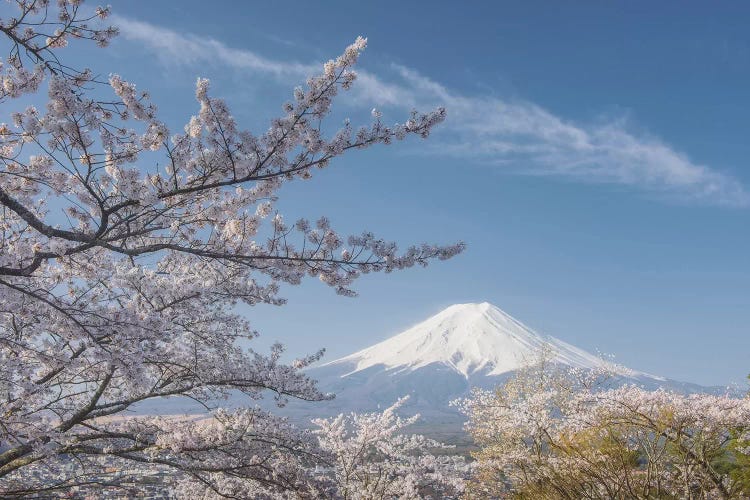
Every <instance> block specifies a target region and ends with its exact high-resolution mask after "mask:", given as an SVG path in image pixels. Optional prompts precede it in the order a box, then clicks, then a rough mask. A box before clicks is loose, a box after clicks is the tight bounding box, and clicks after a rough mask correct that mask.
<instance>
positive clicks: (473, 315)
mask: <svg viewBox="0 0 750 500" xmlns="http://www.w3.org/2000/svg"><path fill="white" fill-rule="evenodd" d="M544 351H546V352H547V355H548V356H549V357H550V358H551V359H550V361H553V362H557V363H560V364H564V365H568V366H573V367H578V368H587V369H593V368H596V367H600V366H602V365H603V364H604V363H606V362H605V361H604V360H602V359H601V358H599V357H597V356H594V355H593V354H590V353H588V352H586V351H583V350H581V349H578V348H577V347H574V346H572V345H570V344H567V343H565V342H563V341H561V340H558V339H555V338H553V337H550V336H546V335H541V334H539V333H537V332H535V331H534V330H532V329H531V328H529V327H527V326H526V325H524V324H523V323H521V322H520V321H518V320H516V319H515V318H513V317H512V316H510V315H509V314H507V313H506V312H504V311H502V310H501V309H500V308H498V307H496V306H494V305H492V304H490V303H488V302H482V303H469V304H455V305H452V306H450V307H448V308H446V309H444V310H443V311H441V312H439V313H438V314H436V315H434V316H432V317H430V318H428V319H427V320H425V321H423V322H421V323H419V324H417V325H415V326H413V327H412V328H409V329H408V330H406V331H404V332H403V333H400V334H398V335H395V336H393V337H391V338H389V339H387V340H384V341H383V342H380V343H378V344H375V345H373V346H371V347H368V348H366V349H363V350H361V351H359V352H356V353H354V354H351V355H349V356H346V357H344V358H341V359H338V360H335V361H332V362H330V363H327V364H326V365H324V366H330V365H339V364H349V365H352V366H353V369H352V370H351V371H350V372H349V373H347V375H350V374H352V373H356V372H359V371H361V370H365V369H367V368H370V367H372V366H378V365H382V366H385V368H386V369H388V370H389V371H390V370H393V371H394V372H399V371H402V370H406V371H413V370H416V369H418V368H422V367H424V366H427V365H430V364H433V363H440V364H443V365H446V366H448V367H450V368H451V369H453V370H455V371H456V372H458V373H460V374H462V375H463V376H464V377H467V378H468V377H469V376H470V375H473V374H475V373H478V372H481V373H482V374H484V375H500V374H503V373H507V372H510V371H514V370H517V369H519V368H521V367H522V366H524V365H526V364H528V363H530V362H533V361H535V360H536V359H538V357H539V355H540V353H541V352H544ZM345 376H346V375H345Z"/></svg>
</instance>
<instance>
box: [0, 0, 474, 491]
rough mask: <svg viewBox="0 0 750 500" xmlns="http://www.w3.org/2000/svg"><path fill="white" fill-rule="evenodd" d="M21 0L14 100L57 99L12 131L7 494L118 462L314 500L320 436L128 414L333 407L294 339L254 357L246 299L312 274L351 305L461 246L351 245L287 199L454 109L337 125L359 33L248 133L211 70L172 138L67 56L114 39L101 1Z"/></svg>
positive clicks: (1, 350) (0, 151)
mask: <svg viewBox="0 0 750 500" xmlns="http://www.w3.org/2000/svg"><path fill="white" fill-rule="evenodd" d="M11 3H12V4H13V5H15V6H16V7H17V8H18V10H17V12H16V15H15V16H13V17H8V18H4V19H1V20H0V31H1V32H2V34H3V35H5V36H4V37H2V38H3V40H4V41H5V42H6V43H7V45H8V47H9V48H8V57H7V58H6V59H5V60H4V61H2V67H0V79H1V85H0V101H2V102H5V103H10V102H11V100H13V99H15V98H18V97H20V96H23V95H25V96H27V98H35V97H37V96H38V93H39V92H41V90H42V89H43V84H44V83H45V82H46V88H47V102H46V105H42V106H41V107H34V106H29V107H26V108H25V109H20V110H19V111H17V112H15V113H13V114H12V116H10V117H8V122H9V123H3V124H2V125H0V161H1V166H0V205H1V206H2V217H1V218H0V231H1V232H0V238H1V239H0V248H1V249H2V251H1V252H0V495H2V496H3V497H13V496H22V495H26V494H39V493H40V492H43V493H45V494H52V493H54V491H57V490H63V489H69V488H71V487H73V486H76V485H79V486H80V485H95V486H96V487H97V488H104V487H117V486H118V484H120V483H122V482H123V481H125V480H124V479H122V478H119V479H118V477H116V474H114V473H113V474H110V473H108V472H107V471H109V470H113V469H114V470H116V469H125V468H135V469H134V470H151V469H153V468H164V469H167V470H172V471H179V474H180V475H182V476H184V477H187V478H190V480H191V481H193V482H197V483H200V484H202V485H203V486H205V487H206V488H207V489H208V490H210V491H211V492H213V493H214V494H218V495H223V496H228V497H232V496H234V497H238V498H240V497H243V496H244V497H246V496H247V494H248V492H251V493H252V494H251V495H250V496H261V492H265V493H263V495H272V494H274V495H275V494H279V495H281V494H287V493H288V492H293V494H294V495H300V496H315V495H316V494H317V492H318V491H319V490H317V489H316V488H317V487H318V486H316V483H315V481H313V480H311V477H310V474H309V469H308V465H309V464H310V463H311V462H312V461H313V460H312V459H311V457H312V456H313V455H314V454H315V453H317V451H316V450H317V449H318V446H317V442H316V440H315V439H314V437H313V436H311V434H310V433H309V432H305V431H299V430H295V429H294V428H292V427H291V426H289V425H288V424H287V423H286V422H285V421H284V420H283V419H278V418H276V417H274V416H273V415H271V414H269V413H267V412H264V411H261V410H258V409H245V410H239V411H235V412H227V411H216V412H215V413H214V414H213V416H212V417H211V419H210V420H209V421H201V422H196V421H193V420H189V419H174V418H146V417H135V416H129V417H127V418H123V417H122V415H123V414H124V413H125V412H126V411H127V410H129V409H130V408H132V406H133V405H135V404H137V403H139V402H143V401H147V400H154V399H158V398H164V397H168V396H177V395H179V396H184V397H189V398H192V399H193V400H195V401H197V402H199V403H201V404H203V405H205V406H206V407H207V408H215V407H217V406H218V405H219V403H220V402H221V400H222V399H223V398H225V397H227V396H228V394H229V393H230V392H232V391H239V392H242V393H244V394H246V395H248V396H250V397H251V398H260V397H261V396H262V394H264V393H272V394H275V396H276V397H277V399H278V400H279V402H280V403H283V401H284V398H288V397H292V398H300V399H303V400H321V399H325V398H327V397H330V396H328V395H326V394H323V393H321V392H320V391H319V390H318V389H317V388H316V386H315V383H314V382H313V381H312V380H309V379H308V378H307V377H306V376H304V374H302V373H301V372H300V369H301V368H304V367H305V366H307V365H309V364H310V363H312V362H314V361H315V360H317V359H319V358H320V356H321V355H322V351H321V352H318V353H315V354H312V355H310V356H307V357H304V358H302V359H299V360H297V361H295V362H294V363H291V364H284V363H282V362H281V361H280V356H281V353H282V348H281V346H275V347H274V348H273V350H272V352H271V353H270V354H269V355H263V354H259V353H256V352H253V351H250V350H248V349H247V348H243V347H242V346H241V345H240V342H242V341H245V340H252V339H253V338H254V337H255V336H256V335H257V334H256V332H254V331H253V330H252V328H251V326H250V324H249V323H248V321H247V319H246V318H244V317H243V316H241V315H239V314H238V313H237V312H236V309H235V306H236V305H237V304H240V303H244V304H247V305H255V304H259V303H265V304H275V305H281V304H283V303H284V299H283V298H281V297H280V296H279V289H280V286H281V285H283V284H287V285H298V284H300V282H301V281H302V279H303V278H305V277H314V278H318V279H320V280H321V281H322V282H323V283H325V284H327V285H329V286H330V287H332V288H333V289H334V290H335V291H336V292H337V293H340V294H343V295H353V294H354V292H353V290H352V284H353V282H354V281H355V280H356V279H357V278H358V277H360V276H361V275H362V274H366V273H369V272H377V271H382V272H391V271H395V270H400V269H404V268H408V267H411V266H414V265H426V264H427V263H428V262H429V261H430V260H432V259H447V258H450V257H452V256H454V255H455V254H457V253H458V252H460V251H461V250H462V249H463V245H462V244H455V245H450V246H432V245H419V246H412V247H409V248H407V249H406V250H405V251H403V252H399V251H398V248H397V246H396V244H395V243H391V242H387V241H384V240H382V239H379V238H377V237H375V236H374V235H373V234H371V233H369V232H364V233H362V234H358V235H353V236H349V237H346V236H342V235H340V234H339V233H337V232H336V231H335V230H334V229H333V228H332V226H331V223H330V222H329V220H328V219H327V218H325V217H320V218H319V219H318V220H317V221H316V222H314V223H310V222H308V221H307V220H304V219H301V220H298V221H296V222H293V223H289V222H287V221H286V220H285V219H284V218H283V217H282V215H281V214H279V213H278V212H277V211H276V210H275V209H274V205H275V203H276V201H277V193H278V191H279V189H280V187H281V186H282V185H283V184H284V183H286V182H290V181H292V180H294V179H308V178H310V177H311V176H312V175H313V174H314V172H315V170H316V169H318V168H325V167H327V166H328V165H329V164H330V163H331V161H332V160H334V159H335V158H336V157H339V156H341V155H343V154H344V153H347V152H351V151H353V150H355V149H363V148H367V147H370V146H374V145H376V144H390V143H391V142H393V141H398V140H402V139H404V138H406V137H407V136H410V135H416V136H420V137H427V136H428V135H429V133H430V130H431V129H432V127H433V126H435V125H436V124H438V123H439V122H441V121H442V120H443V119H444V117H445V110H444V109H437V110H435V111H432V112H428V113H424V114H422V113H418V112H416V111H415V112H413V113H412V114H411V116H410V117H409V118H408V119H407V120H406V121H405V122H404V123H397V124H395V125H386V124H385V123H384V122H383V121H382V119H381V116H380V113H378V112H375V113H373V121H372V123H371V124H369V125H367V126H363V127H361V128H359V129H357V130H354V129H353V128H352V126H351V125H350V124H349V123H348V122H347V123H346V124H345V126H344V127H343V128H341V129H340V130H338V131H336V132H334V133H332V134H326V133H325V130H326V128H325V127H323V123H324V119H325V117H326V116H327V115H328V114H329V111H330V109H331V105H332V103H333V100H334V98H335V97H336V95H337V94H338V93H339V92H340V91H341V90H346V89H348V88H350V87H351V86H352V85H353V84H354V81H355V79H356V73H355V72H354V71H353V69H352V67H353V65H354V64H355V63H356V61H357V58H358V56H359V54H360V52H361V51H362V50H363V49H364V48H365V45H366V40H365V39H363V38H358V39H357V40H356V41H355V42H354V44H352V45H351V46H349V47H348V48H347V49H346V50H345V51H344V53H343V54H342V55H341V56H340V57H338V58H337V59H335V60H331V61H329V62H327V63H326V64H325V65H324V66H323V69H322V73H321V74H319V75H316V76H313V77H311V78H309V79H308V80H307V83H306V86H304V87H298V88H297V89H295V91H294V97H293V100H292V101H291V102H289V103H286V104H284V106H283V115H282V116H280V117H278V118H276V119H274V120H272V122H271V125H270V127H269V129H268V130H267V131H266V132H264V133H263V134H260V135H254V134H252V133H250V132H249V131H245V130H242V129H240V128H239V126H238V124H237V123H236V122H235V120H234V119H233V117H232V115H231V114H230V112H229V110H228V109H227V106H226V104H225V103H224V102H223V101H222V100H220V99H217V98H215V97H212V96H211V95H210V92H209V83H208V81H207V80H203V79H201V80H198V84H197V89H196V99H197V101H198V109H199V110H198V113H197V114H196V115H195V116H193V117H192V118H190V120H189V122H188V123H187V125H186V126H185V127H184V130H182V131H178V132H176V133H175V132H172V131H170V130H169V128H168V127H167V124H165V123H163V122H162V121H160V120H159V119H158V117H157V110H156V107H155V106H154V105H153V104H152V103H151V102H150V101H149V96H148V94H147V93H146V92H143V91H140V90H138V89H137V88H136V86H135V85H134V84H133V83H130V82H128V81H126V80H125V79H124V78H122V77H121V76H118V75H116V74H113V75H111V76H110V77H109V78H108V80H107V81H103V80H101V79H100V78H98V77H96V76H95V75H94V74H93V73H92V72H91V71H89V70H86V69H83V70H77V69H74V68H71V67H69V66H67V65H66V64H64V62H62V61H61V59H60V58H59V55H60V51H61V49H63V48H64V47H65V46H66V45H67V44H68V42H72V41H77V40H83V41H86V40H89V41H94V42H95V43H96V44H98V45H100V46H106V45H107V43H108V42H109V40H110V39H111V38H112V37H113V36H115V35H116V33H117V30H116V28H113V27H106V26H105V27H99V23H100V22H101V21H100V20H99V19H104V18H106V17H107V15H108V13H109V11H108V9H105V8H96V9H89V10H87V9H86V8H84V6H82V5H81V1H80V0H59V1H58V2H57V3H55V4H52V3H50V2H49V1H48V0H14V1H12V2H11ZM131 479H133V478H132V477H131ZM136 479H137V478H136ZM283 492H287V493H283Z"/></svg>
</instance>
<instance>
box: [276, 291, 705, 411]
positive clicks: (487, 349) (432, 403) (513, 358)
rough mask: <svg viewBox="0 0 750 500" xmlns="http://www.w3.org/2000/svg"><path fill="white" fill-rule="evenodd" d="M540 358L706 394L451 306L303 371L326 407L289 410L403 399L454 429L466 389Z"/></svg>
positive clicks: (483, 307)
mask: <svg viewBox="0 0 750 500" xmlns="http://www.w3.org/2000/svg"><path fill="white" fill-rule="evenodd" d="M542 353H544V357H545V359H546V360H548V361H549V362H551V363H554V364H557V365H562V366H568V367H574V368H579V369H584V370H594V369H597V368H601V367H607V368H608V369H609V370H610V371H613V372H614V375H615V379H614V382H615V383H635V384H638V385H641V386H644V387H646V388H649V389H655V388H657V387H668V388H672V389H676V390H680V391H684V392H698V391H704V390H706V388H703V387H700V386H697V385H693V384H688V383H683V382H677V381H673V380H668V379H665V378H663V377H659V376H656V375H651V374H648V373H643V372H639V371H636V370H631V369H628V368H624V367H621V366H617V365H614V364H612V363H610V362H608V361H605V360H603V359H602V358H600V357H598V356H595V355H593V354H591V353H589V352H586V351H584V350H583V349H579V348H577V347H575V346H572V345H570V344H568V343H566V342H563V341H562V340H559V339H556V338H554V337H551V336H548V335H542V334H540V333H537V332H535V331H534V330H532V329H531V328H529V327H528V326H526V325H524V324H523V323H521V322H520V321H518V320H517V319H515V318H513V317H512V316H510V315H509V314H507V313H506V312H504V311H502V310H501V309H499V308H498V307H496V306H493V305H492V304H489V303H487V302H483V303H480V304H456V305H453V306H450V307H448V308H447V309H444V310H443V311H441V312H439V313H438V314H436V315H434V316H432V317H430V318H428V319H427V320H425V321H423V322H421V323H419V324H417V325H415V326H413V327H411V328H409V329H408V330H406V331H404V332H403V333H400V334H398V335H395V336H393V337H391V338H389V339H387V340H384V341H383V342H380V343H377V344H375V345H372V346H370V347H368V348H366V349H363V350H361V351H358V352H355V353H353V354H350V355H348V356H345V357H343V358H340V359H337V360H334V361H331V362H328V363H325V364H322V365H319V366H316V367H313V368H310V369H308V374H309V375H310V376H311V377H312V378H314V379H316V380H318V381H319V383H320V387H321V388H322V389H323V390H325V391H330V392H333V393H335V394H336V398H335V399H334V400H333V401H328V402H325V403H313V404H310V403H304V404H298V403H292V404H291V405H290V410H289V411H290V412H291V414H293V415H294V416H296V417H297V418H300V419H304V418H307V417H311V416H318V415H333V414H337V413H340V412H348V411H371V410H376V409H378V408H384V407H387V406H389V405H390V404H392V403H393V402H394V401H395V400H396V399H398V398H399V397H402V396H404V395H409V396H410V399H409V402H408V405H407V406H406V407H405V409H404V411H405V412H407V413H408V412H412V413H413V412H415V411H417V412H419V413H420V414H421V415H422V417H423V420H424V421H425V422H428V423H431V424H435V423H444V424H450V425H453V424H455V423H456V422H459V421H460V420H461V416H460V415H458V414H457V413H456V411H455V410H454V409H453V408H451V407H450V405H449V402H450V401H452V400H453V399H455V398H458V397H461V396H465V395H467V394H468V392H469V390H470V388H471V387H483V388H492V387H496V386H497V385H499V384H501V383H502V382H503V381H505V380H507V379H508V378H509V377H510V376H512V375H513V374H514V373H515V372H516V371H517V370H518V369H519V368H521V367H522V366H524V365H526V364H529V363H532V362H534V361H535V360H537V359H539V356H540V355H541V354H542Z"/></svg>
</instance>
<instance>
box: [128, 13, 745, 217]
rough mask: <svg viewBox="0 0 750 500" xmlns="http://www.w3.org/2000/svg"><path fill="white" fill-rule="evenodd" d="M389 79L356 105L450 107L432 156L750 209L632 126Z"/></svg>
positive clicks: (226, 54)
mask: <svg viewBox="0 0 750 500" xmlns="http://www.w3.org/2000/svg"><path fill="white" fill-rule="evenodd" d="M114 22H115V24H116V25H118V26H119V27H120V29H121V32H122V35H123V36H124V37H125V38H126V39H128V40H132V41H136V42H138V43H141V44H143V45H145V46H146V47H148V48H149V49H151V50H153V51H154V52H155V53H156V54H158V55H159V57H161V58H163V60H164V61H165V62H169V63H172V64H175V63H176V64H183V65H192V64H198V63H207V62H210V63H219V64H221V65H224V66H227V67H231V68H234V69H237V70H251V71H253V73H254V74H255V75H259V74H264V75H267V76H271V77H274V78H277V79H280V80H282V81H285V82H295V83H296V82H298V81H302V80H303V79H304V77H306V76H308V75H310V74H312V73H314V72H317V71H319V70H320V67H321V65H320V64H302V63H298V62H288V61H279V60H274V59H269V58H266V57H263V56H260V55H258V54H256V53H255V52H253V51H250V50H247V49H237V48H232V47H228V46H227V45H225V44H224V43H222V42H220V41H218V40H215V39H211V38H205V37H200V36H197V35H194V34H182V33H177V32H175V31H171V30H169V29H166V28H163V27H159V26H155V25H152V24H148V23H144V22H141V21H136V20H133V19H127V18H122V17H117V18H116V19H115V20H114ZM386 73H388V77H389V78H388V80H386V79H385V78H383V77H381V76H379V75H376V74H374V73H371V72H368V71H364V70H359V78H358V80H357V83H356V85H355V92H356V94H355V95H356V97H357V99H356V101H360V98H361V99H364V100H367V101H368V102H369V103H370V104H375V105H378V106H380V107H393V108H399V109H403V108H406V109H411V108H413V107H418V108H429V107H432V106H435V105H442V106H445V107H446V108H447V109H448V120H447V121H446V124H445V125H444V126H443V127H441V128H442V129H443V131H442V132H441V133H439V134H438V135H437V136H436V137H435V139H436V140H434V141H430V143H431V146H430V147H429V148H428V149H427V151H428V152H434V153H437V154H441V155H453V156H456V157H460V158H461V159H467V158H469V159H472V160H475V161H479V162H486V163H492V164H496V165H502V166H504V167H505V168H509V169H512V170H513V171H514V172H517V173H528V174H534V175H553V176H561V177H568V178H575V179H579V180H581V181H584V182H599V183H612V184H624V185H629V186H633V187H637V188H641V189H644V190H647V191H649V192H652V193H658V194H662V195H666V196H670V197H672V198H675V199H680V200H685V201H699V202H703V203H708V204H716V205H727V206H737V207H746V206H750V193H748V192H747V191H746V189H745V187H744V186H743V185H742V184H741V183H740V182H739V181H738V180H737V179H735V178H734V177H732V176H730V175H727V174H725V173H722V172H720V171H718V170H716V169H713V168H711V167H709V166H707V165H701V164H698V163H695V162H693V161H691V160H690V158H689V157H688V156H687V155H686V154H684V153H681V152H680V151H677V150H675V149H674V148H672V147H671V146H669V145H668V144H666V143H664V142H663V141H661V140H659V139H658V138H656V137H650V136H647V135H644V134H636V133H634V132H632V131H631V130H630V128H629V127H628V124H627V121H624V120H615V121H608V122H605V123H596V124H592V125H583V124H577V123H573V122H571V121H567V120H564V119H563V118H560V117H558V116H555V115H554V114H552V113H550V112H549V111H547V110H545V109H544V108H542V107H540V106H538V105H536V104H534V103H531V102H527V101H518V100H512V101H510V100H503V99H501V98H497V97H488V96H474V95H465V94H461V93H458V92H455V91H452V90H449V89H447V88H446V87H444V86H443V85H441V84H440V83H438V82H436V81H434V80H431V79H429V78H427V77H425V76H424V75H421V74H419V73H417V72H416V71H414V70H412V69H409V68H406V67H403V66H397V65H394V66H393V67H392V68H390V71H386ZM365 107H367V106H365Z"/></svg>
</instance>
